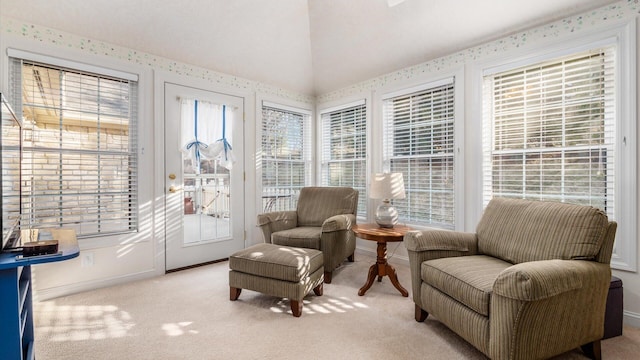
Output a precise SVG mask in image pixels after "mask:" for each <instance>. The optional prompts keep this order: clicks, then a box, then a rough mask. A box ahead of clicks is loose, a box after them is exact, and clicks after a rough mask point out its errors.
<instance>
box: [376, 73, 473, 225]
mask: <svg viewBox="0 0 640 360" xmlns="http://www.w3.org/2000/svg"><path fill="white" fill-rule="evenodd" d="M464 71H465V70H464V67H456V68H451V69H449V70H448V71H443V72H440V73H437V74H431V76H429V77H428V78H427V77H421V78H420V79H418V80H417V81H412V82H411V83H405V84H404V86H403V85H396V86H395V87H393V88H391V87H384V88H383V89H382V91H380V95H379V96H378V97H377V98H376V103H377V104H380V107H379V109H380V110H378V112H377V116H379V121H376V123H379V124H380V127H379V129H376V138H377V139H380V143H381V144H382V143H383V142H384V141H385V137H386V136H387V135H386V126H387V125H386V123H385V122H386V119H385V109H384V108H385V105H384V102H385V100H387V99H390V98H393V97H398V96H404V95H409V94H412V93H415V92H418V91H421V90H425V89H430V88H434V87H438V86H441V85H442V84H444V83H446V82H453V84H454V86H453V112H454V113H453V137H454V138H453V190H452V193H453V194H454V199H453V204H452V207H453V224H452V226H448V227H443V226H439V225H438V224H428V223H422V222H411V221H403V220H402V218H401V219H400V221H399V222H401V223H405V224H407V225H410V226H412V227H414V228H417V229H430V228H435V229H449V230H455V231H463V230H464V225H465V222H464V220H465V206H464V204H465V198H466V195H465V193H464V192H465V191H466V189H465V179H464V178H465V175H464V173H465V155H464V147H465V146H466V144H465V129H464V119H465V110H464V101H465V100H464V96H465V77H464ZM385 147H386V146H382V147H381V148H385ZM374 150H375V149H374ZM376 154H378V155H379V159H380V160H381V166H380V167H378V168H377V169H374V170H377V171H379V172H388V171H389V159H388V158H387V154H386V150H385V149H380V150H379V152H378V153H376ZM375 156H376V155H375V154H374V158H375ZM404 181H405V192H407V191H409V189H410V187H409V185H408V184H407V179H406V178H405V179H404Z"/></svg>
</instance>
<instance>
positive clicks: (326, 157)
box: [318, 99, 370, 219]
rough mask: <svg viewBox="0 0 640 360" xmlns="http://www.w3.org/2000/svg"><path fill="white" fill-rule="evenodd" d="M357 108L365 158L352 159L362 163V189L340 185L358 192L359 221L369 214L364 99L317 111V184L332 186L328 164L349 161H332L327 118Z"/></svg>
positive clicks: (367, 129) (367, 136)
mask: <svg viewBox="0 0 640 360" xmlns="http://www.w3.org/2000/svg"><path fill="white" fill-rule="evenodd" d="M358 107H361V111H362V120H363V125H364V129H363V130H362V133H363V134H364V148H365V156H364V157H363V158H353V161H354V162H363V163H364V164H363V169H364V170H363V171H364V174H363V175H364V184H363V186H362V188H359V187H357V186H354V184H341V186H349V187H353V188H354V189H356V190H358V192H359V194H358V202H359V204H358V214H357V216H358V218H360V219H366V218H367V216H368V214H369V211H368V210H369V209H368V206H367V200H368V189H369V185H368V184H369V183H368V179H369V160H368V157H367V156H366V153H368V152H369V151H368V149H369V146H370V145H369V137H370V131H369V121H368V118H369V117H368V113H369V111H368V108H369V105H368V102H367V100H366V99H360V100H356V101H352V102H349V103H345V104H342V105H337V106H333V107H328V108H324V109H321V110H319V111H318V119H319V124H320V125H319V127H318V129H319V131H318V133H319V136H318V138H319V146H318V151H319V154H320V156H319V157H318V158H319V163H320V167H319V168H320V176H319V183H320V184H321V186H332V185H329V183H328V171H329V168H328V167H329V164H331V163H340V162H343V161H345V160H347V161H349V159H340V160H336V159H333V158H332V157H331V144H327V141H326V140H327V138H328V137H329V136H330V135H329V136H327V132H328V131H329V129H328V128H327V126H330V125H331V123H327V121H326V120H328V119H327V116H328V117H331V116H332V115H336V114H342V113H344V112H348V111H352V110H354V109H356V108H358ZM329 120H330V119H329Z"/></svg>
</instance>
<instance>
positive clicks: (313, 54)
mask: <svg viewBox="0 0 640 360" xmlns="http://www.w3.org/2000/svg"><path fill="white" fill-rule="evenodd" d="M613 2H616V0H482V1H478V0H183V1H180V0H0V15H2V16H8V17H11V18H14V19H17V20H22V21H25V22H28V23H32V24H37V25H42V26H46V27H49V28H53V29H57V30H61V31H64V32H68V33H72V34H76V35H81V36H84V37H87V38H89V39H93V40H100V41H104V42H108V43H111V44H115V45H120V46H124V47H127V48H130V49H134V50H137V51H142V52H145V53H149V54H153V55H156V56H162V57H165V58H169V59H172V60H176V61H179V62H183V63H188V64H192V65H196V66H200V67H203V68H207V69H211V70H215V71H218V72H222V73H226V74H230V75H234V76H239V77H243V78H246V79H250V80H254V81H259V82H263V83H267V84H270V85H275V86H279V87H282V88H285V89H289V90H293V91H298V92H302V93H305V94H308V95H317V94H323V93H326V92H329V91H332V90H337V89H339V88H342V87H345V86H348V85H351V84H354V83H357V82H359V81H364V80H367V79H370V78H373V77H376V76H379V75H382V74H385V73H389V72H391V71H394V70H398V69H401V68H403V67H407V66H411V65H415V64H419V63H421V62H424V61H428V60H430V59H434V58H437V57H440V56H444V55H447V54H451V53H453V52H455V51H458V50H462V49H465V48H468V47H471V46H474V45H479V44H481V43H483V42H486V41H489V40H493V39H497V38H500V37H503V36H506V35H508V34H512V33H515V32H518V31H521V30H525V29H528V28H531V27H534V26H537V25H541V24H545V23H548V22H550V21H553V20H557V19H561V18H563V17H566V16H569V15H573V14H577V13H580V12H584V11H587V10H590V9H594V8H597V7H600V6H602V5H606V4H610V3H613Z"/></svg>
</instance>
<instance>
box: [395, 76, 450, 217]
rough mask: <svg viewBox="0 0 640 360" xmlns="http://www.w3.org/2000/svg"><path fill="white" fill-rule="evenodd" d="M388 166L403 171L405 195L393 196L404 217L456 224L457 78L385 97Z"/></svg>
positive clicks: (401, 215) (400, 213)
mask: <svg viewBox="0 0 640 360" xmlns="http://www.w3.org/2000/svg"><path fill="white" fill-rule="evenodd" d="M383 108H384V141H383V143H384V161H385V170H388V171H390V172H401V173H402V174H403V177H404V182H405V192H406V198H405V199H400V200H393V205H394V206H395V207H396V208H397V209H398V213H399V218H400V221H403V222H407V223H413V224H424V225H432V226H436V227H441V228H445V229H453V228H454V227H455V223H454V220H455V217H454V215H455V214H454V201H455V194H454V181H453V180H454V146H455V144H454V81H453V78H452V79H450V80H449V81H446V82H444V83H442V82H441V83H439V84H434V85H433V86H430V87H427V88H426V89H423V90H419V91H417V92H412V93H410V94H406V95H394V96H393V97H391V98H387V99H385V100H384V103H383Z"/></svg>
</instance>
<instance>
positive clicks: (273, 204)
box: [262, 102, 311, 211]
mask: <svg viewBox="0 0 640 360" xmlns="http://www.w3.org/2000/svg"><path fill="white" fill-rule="evenodd" d="M310 115H311V114H310V113H308V112H306V111H304V110H298V109H293V108H287V107H283V106H280V105H276V104H270V103H266V102H265V103H263V106H262V202H263V208H264V211H279V210H292V209H295V208H296V205H297V201H298V194H299V193H300V189H302V188H303V187H305V186H306V185H307V184H308V183H309V180H310V179H311V175H310V174H311V136H310V135H311V134H310V124H309V122H310Z"/></svg>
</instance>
